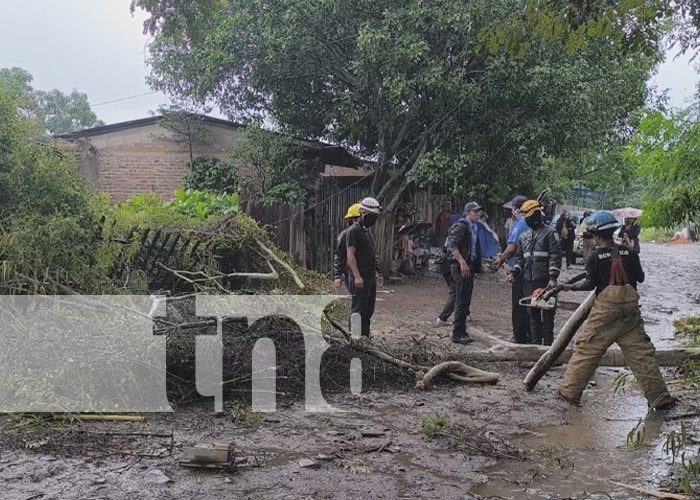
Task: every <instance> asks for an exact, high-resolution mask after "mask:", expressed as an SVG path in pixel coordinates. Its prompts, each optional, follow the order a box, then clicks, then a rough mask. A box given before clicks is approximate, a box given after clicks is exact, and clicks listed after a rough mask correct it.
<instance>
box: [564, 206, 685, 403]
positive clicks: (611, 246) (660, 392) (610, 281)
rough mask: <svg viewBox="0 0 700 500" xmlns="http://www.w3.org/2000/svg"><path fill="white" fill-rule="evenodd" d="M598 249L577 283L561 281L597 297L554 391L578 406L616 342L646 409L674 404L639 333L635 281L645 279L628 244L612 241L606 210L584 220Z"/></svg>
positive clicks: (640, 324)
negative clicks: (584, 273) (639, 390)
mask: <svg viewBox="0 0 700 500" xmlns="http://www.w3.org/2000/svg"><path fill="white" fill-rule="evenodd" d="M587 226H588V228H589V230H590V231H591V232H592V233H593V234H594V235H595V240H596V245H597V246H598V248H596V249H595V250H593V251H592V252H591V253H590V255H589V256H588V258H587V259H586V279H585V281H584V282H582V283H580V284H576V285H562V290H595V291H596V299H595V302H594V303H593V308H592V309H591V312H590V314H589V315H588V319H587V320H586V322H585V323H584V326H583V331H581V332H580V333H579V334H578V336H577V337H576V345H575V348H574V354H573V356H572V357H571V360H570V361H569V363H568V366H567V369H566V373H565V374H564V380H563V382H562V384H561V386H560V387H559V395H560V396H561V397H563V398H564V399H566V400H567V401H570V402H572V403H576V404H578V403H579V402H580V400H581V396H582V395H583V391H584V390H585V388H586V386H587V385H588V382H589V380H590V379H591V377H592V376H593V373H595V370H596V368H597V367H598V363H599V362H600V358H602V357H603V355H604V354H605V351H607V349H608V347H610V346H611V345H612V344H613V343H617V344H618V345H619V346H620V349H621V350H622V354H623V355H624V357H625V362H626V363H627V365H628V366H629V367H630V369H631V370H632V373H633V374H634V377H635V380H637V382H638V383H639V385H640V386H641V387H642V390H643V391H644V396H645V397H646V399H647V403H648V405H649V407H650V408H653V409H657V410H658V409H664V408H669V407H671V406H674V405H675V403H676V400H675V399H674V398H673V397H672V396H671V395H670V394H669V392H668V389H667V387H666V383H665V382H664V379H663V377H662V376H661V372H660V371H659V366H658V364H657V363H656V360H655V358H654V356H655V354H656V350H655V348H654V344H652V343H651V339H650V338H649V337H648V336H647V334H646V332H645V331H644V321H643V320H642V316H641V313H640V310H639V294H638V293H637V283H642V282H644V271H643V270H642V265H641V263H640V261H639V255H638V254H637V252H635V251H634V250H633V249H631V248H629V247H628V246H627V245H617V244H616V243H614V242H613V234H614V232H615V230H616V229H617V228H618V227H620V223H619V222H617V220H615V217H614V216H613V215H612V214H611V213H609V212H598V213H596V214H594V215H592V216H591V217H590V218H589V221H588V222H587Z"/></svg>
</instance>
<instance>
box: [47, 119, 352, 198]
mask: <svg viewBox="0 0 700 500" xmlns="http://www.w3.org/2000/svg"><path fill="white" fill-rule="evenodd" d="M190 122H191V123H184V124H181V125H182V126H176V125H174V124H173V123H171V122H168V121H165V120H164V118H163V117H162V116H152V117H149V118H143V119H139V120H132V121H128V122H122V123H115V124H113V125H105V126H103V127H95V128H91V129H86V130H81V131H79V132H73V133H69V134H61V135H57V136H55V139H56V141H57V145H58V146H60V147H62V148H63V149H66V150H68V151H71V152H73V153H74V154H75V155H76V157H77V158H78V163H79V168H80V174H81V176H82V177H83V178H84V179H85V180H86V181H87V182H88V183H89V184H90V185H91V186H92V187H93V188H94V189H95V190H98V191H102V192H107V193H109V194H110V195H111V196H112V202H114V203H117V202H122V201H127V200H129V199H130V198H132V197H133V196H136V195H140V194H144V193H157V194H159V195H160V196H161V197H163V199H166V200H169V199H171V198H172V197H173V193H174V191H175V190H176V189H178V188H181V187H182V185H183V182H184V179H185V177H186V176H187V174H188V172H189V170H188V165H189V163H190V162H191V161H192V160H194V159H195V158H197V157H199V156H205V157H209V158H218V159H220V160H222V161H230V158H229V155H228V153H227V151H228V150H230V149H233V148H235V146H236V144H237V142H238V140H239V138H240V134H241V132H242V130H243V128H244V126H243V125H241V124H238V123H234V122H230V121H227V120H221V119H219V118H212V117H209V116H202V115H191V118H190ZM296 140H298V141H299V143H301V144H303V145H304V146H306V147H308V148H309V149H311V150H313V151H314V152H318V155H319V156H320V158H321V160H322V161H321V163H322V164H323V165H338V166H345V167H347V166H354V165H356V164H357V163H358V162H357V160H356V159H355V158H353V157H352V156H351V155H350V154H349V153H348V152H347V151H346V150H345V149H344V148H342V147H340V146H334V145H331V144H326V143H324V142H320V141H308V140H303V139H296ZM242 168H244V166H242Z"/></svg>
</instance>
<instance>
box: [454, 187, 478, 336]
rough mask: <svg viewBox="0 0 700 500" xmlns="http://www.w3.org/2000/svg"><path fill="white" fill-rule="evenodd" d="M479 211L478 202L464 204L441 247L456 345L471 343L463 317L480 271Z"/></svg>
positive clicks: (468, 311) (465, 315) (467, 310)
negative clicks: (447, 265)
mask: <svg viewBox="0 0 700 500" xmlns="http://www.w3.org/2000/svg"><path fill="white" fill-rule="evenodd" d="M481 210H482V208H481V206H480V205H479V204H478V203H476V202H473V201H470V202H469V203H467V204H466V206H465V207H464V217H462V218H461V219H459V220H458V221H457V222H456V223H454V224H453V225H452V227H450V231H449V233H448V235H447V244H446V245H445V246H446V247H447V253H448V255H449V258H450V274H451V275H452V280H453V281H454V293H453V296H454V304H455V318H454V324H453V325H452V342H455V343H457V344H469V343H471V342H473V339H471V338H469V334H468V333H467V317H468V316H469V315H470V308H471V302H472V291H473V289H474V273H475V272H481V245H479V239H478V235H477V231H478V227H477V223H478V222H479V216H480V215H481Z"/></svg>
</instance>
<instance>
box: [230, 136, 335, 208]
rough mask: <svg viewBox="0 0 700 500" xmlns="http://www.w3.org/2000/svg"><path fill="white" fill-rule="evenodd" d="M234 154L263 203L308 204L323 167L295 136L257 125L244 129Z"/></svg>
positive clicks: (242, 171)
mask: <svg viewBox="0 0 700 500" xmlns="http://www.w3.org/2000/svg"><path fill="white" fill-rule="evenodd" d="M231 157H232V158H233V159H234V160H235V161H236V162H237V163H238V164H239V165H240V167H239V170H240V172H241V174H242V176H243V182H244V183H245V184H246V185H247V187H248V188H249V189H250V190H251V191H252V192H253V193H254V194H255V196H256V197H257V198H258V199H259V200H260V201H262V202H263V203H295V204H301V205H304V204H307V203H308V202H309V201H310V199H311V189H312V187H313V181H314V179H315V178H316V176H317V175H318V171H319V168H320V166H321V165H320V162H319V161H318V160H317V159H315V158H313V157H312V156H311V153H310V152H309V151H307V150H306V149H305V148H304V147H303V146H301V145H300V144H298V143H296V142H295V141H294V140H293V139H290V138H289V137H285V136H282V135H279V134H276V133H274V132H269V131H266V130H263V129H261V128H258V127H253V126H250V127H247V128H246V129H245V130H244V131H243V133H242V134H241V138H240V139H239V141H238V143H237V144H236V147H235V148H234V149H233V150H231Z"/></svg>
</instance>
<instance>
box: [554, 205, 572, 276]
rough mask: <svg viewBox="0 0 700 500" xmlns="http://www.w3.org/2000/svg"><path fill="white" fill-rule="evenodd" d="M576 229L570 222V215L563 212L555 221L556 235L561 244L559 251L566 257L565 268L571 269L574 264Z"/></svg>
mask: <svg viewBox="0 0 700 500" xmlns="http://www.w3.org/2000/svg"><path fill="white" fill-rule="evenodd" d="M575 232H576V228H575V227H574V223H573V222H571V215H570V214H569V212H567V211H564V212H563V213H562V214H561V217H559V220H558V221H557V234H558V235H559V241H560V242H561V249H562V251H563V252H564V254H565V255H566V268H567V269H571V265H572V264H574V263H575V262H576V257H574V240H575V238H576V234H575Z"/></svg>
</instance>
